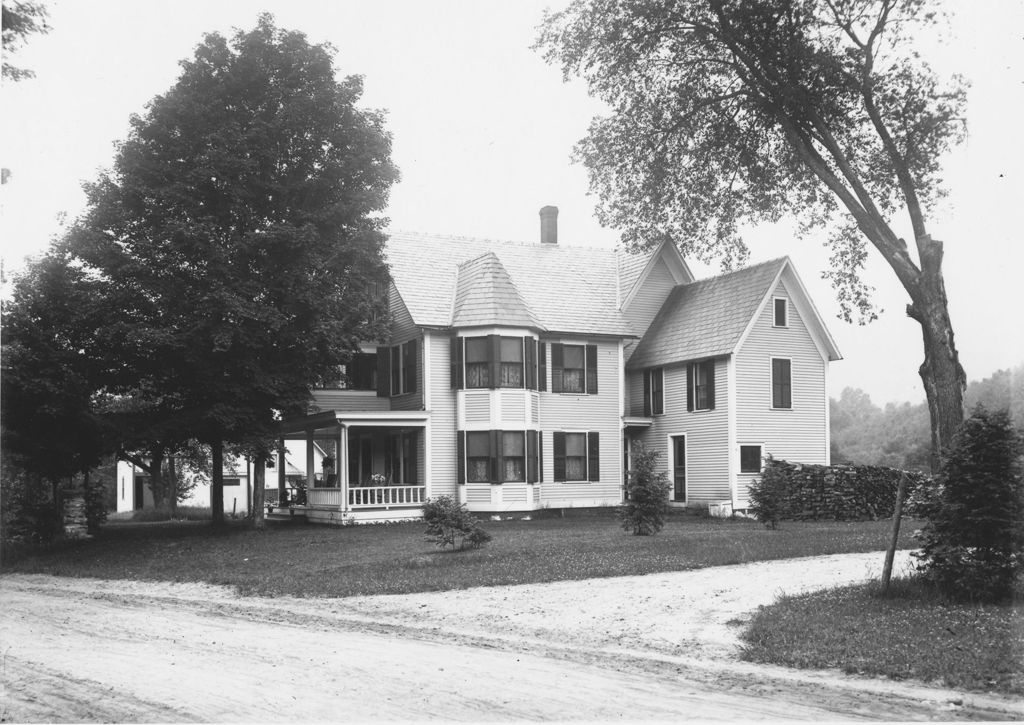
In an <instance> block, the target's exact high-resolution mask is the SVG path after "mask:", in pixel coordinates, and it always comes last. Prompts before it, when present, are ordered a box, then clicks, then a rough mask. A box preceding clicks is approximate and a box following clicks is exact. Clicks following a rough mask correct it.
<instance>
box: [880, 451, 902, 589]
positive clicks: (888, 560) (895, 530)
mask: <svg viewBox="0 0 1024 725" xmlns="http://www.w3.org/2000/svg"><path fill="white" fill-rule="evenodd" d="M906 489H907V473H906V471H904V472H903V473H901V474H900V485H899V487H897V489H896V509H895V510H894V511H893V514H892V539H891V540H890V541H889V550H888V551H887V552H885V566H884V567H883V568H882V592H883V593H884V592H887V591H889V580H890V579H892V562H893V560H894V559H895V558H896V544H897V543H898V542H899V538H900V519H901V518H902V517H903V494H904V492H905V491H906Z"/></svg>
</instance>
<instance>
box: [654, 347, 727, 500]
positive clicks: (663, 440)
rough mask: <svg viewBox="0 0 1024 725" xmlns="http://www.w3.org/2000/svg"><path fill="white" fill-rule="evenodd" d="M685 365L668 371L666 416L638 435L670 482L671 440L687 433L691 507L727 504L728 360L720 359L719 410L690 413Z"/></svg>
mask: <svg viewBox="0 0 1024 725" xmlns="http://www.w3.org/2000/svg"><path fill="white" fill-rule="evenodd" d="M686 367H687V366H686V365H685V364H682V365H670V366H667V367H666V368H665V413H664V414H663V415H657V416H654V418H653V421H654V422H653V424H652V425H651V427H650V428H648V429H646V430H644V432H643V433H641V434H640V435H639V436H637V437H638V438H639V440H641V441H642V442H643V443H644V445H645V446H647V447H648V448H649V449H653V450H655V451H657V452H658V464H659V469H660V470H662V471H665V472H666V473H667V474H668V476H669V480H671V479H672V466H673V461H672V456H671V451H670V450H669V439H670V437H671V436H677V435H685V436H686V458H687V460H686V498H687V503H698V502H706V501H719V500H725V499H728V498H730V496H731V492H730V485H729V416H728V408H727V401H728V395H727V390H728V381H727V376H728V371H729V366H728V358H724V357H723V358H718V359H717V360H715V409H714V410H702V411H695V412H690V411H688V410H687V409H686ZM637 377H639V375H638V376H637ZM634 384H635V383H634ZM641 384H642V383H641Z"/></svg>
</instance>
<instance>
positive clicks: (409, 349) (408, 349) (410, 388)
mask: <svg viewBox="0 0 1024 725" xmlns="http://www.w3.org/2000/svg"><path fill="white" fill-rule="evenodd" d="M418 347H419V345H417V344H416V340H409V342H407V343H405V345H404V346H403V347H402V352H403V353H404V354H405V365H404V372H403V376H404V377H405V392H406V393H415V392H416V368H417V362H416V355H417V352H416V351H417V348H418Z"/></svg>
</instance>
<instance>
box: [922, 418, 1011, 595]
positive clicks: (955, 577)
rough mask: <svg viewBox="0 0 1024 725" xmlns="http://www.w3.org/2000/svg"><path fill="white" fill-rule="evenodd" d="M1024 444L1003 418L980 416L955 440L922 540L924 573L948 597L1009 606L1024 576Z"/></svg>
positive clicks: (954, 438) (965, 427) (967, 424)
mask: <svg viewBox="0 0 1024 725" xmlns="http://www.w3.org/2000/svg"><path fill="white" fill-rule="evenodd" d="M1022 455H1024V439H1022V438H1021V435H1020V434H1019V433H1018V432H1017V431H1016V430H1015V429H1014V428H1013V425H1012V424H1011V422H1010V418H1009V415H1008V414H1007V413H1006V412H1005V411H999V412H996V413H990V412H988V411H987V410H985V409H984V408H983V407H980V406H979V407H978V408H977V409H975V411H974V413H973V415H971V417H970V418H968V419H967V420H965V421H964V423H963V425H961V426H960V428H959V429H958V430H957V432H956V434H955V435H954V436H953V440H952V443H951V445H950V447H949V450H948V451H947V452H946V455H945V456H944V458H943V462H942V469H941V470H940V472H939V484H940V486H941V488H940V490H939V494H938V500H937V502H936V503H935V504H934V505H933V506H931V512H930V516H929V518H928V522H927V523H926V524H925V526H924V528H923V529H922V530H921V532H920V534H919V535H918V537H917V538H918V540H919V541H920V542H921V545H922V546H921V552H920V553H919V554H918V555H917V556H918V558H919V559H920V562H921V563H920V564H919V565H918V568H919V569H920V570H921V571H923V572H924V573H925V575H926V576H927V577H928V578H929V579H931V580H932V581H933V582H935V584H937V585H938V587H939V589H940V590H942V591H943V592H944V593H945V594H946V595H948V596H950V597H953V598H956V599H967V600H975V601H997V600H1000V599H1006V598H1009V597H1010V596H1011V595H1012V593H1013V588H1014V582H1015V580H1016V578H1017V577H1018V576H1019V575H1020V574H1021V572H1022V571H1024V476H1022V459H1021V457H1022Z"/></svg>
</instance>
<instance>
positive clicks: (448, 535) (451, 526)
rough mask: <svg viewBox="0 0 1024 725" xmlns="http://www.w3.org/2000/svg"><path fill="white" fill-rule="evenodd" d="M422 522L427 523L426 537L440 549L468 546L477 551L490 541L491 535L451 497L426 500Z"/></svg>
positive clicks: (464, 507)
mask: <svg viewBox="0 0 1024 725" xmlns="http://www.w3.org/2000/svg"><path fill="white" fill-rule="evenodd" d="M423 520H424V521H425V522H426V523H427V536H428V538H429V539H430V540H431V541H433V542H434V543H435V544H437V545H438V546H440V547H441V548H442V549H443V548H444V547H446V546H450V547H452V548H453V549H454V548H455V543H456V541H458V544H459V549H464V548H466V546H467V545H468V546H470V547H471V548H473V549H479V548H480V547H481V546H483V545H484V544H486V543H487V542H488V541H490V540H491V535H490V534H488V533H487V532H486V531H484V530H483V528H481V526H480V520H479V519H477V517H476V516H474V515H473V514H472V513H470V511H469V509H467V508H466V505H465V504H460V503H458V502H457V501H456V500H455V499H454V498H452V497H451V496H438V497H436V498H428V499H427V501H426V503H424V504H423Z"/></svg>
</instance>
